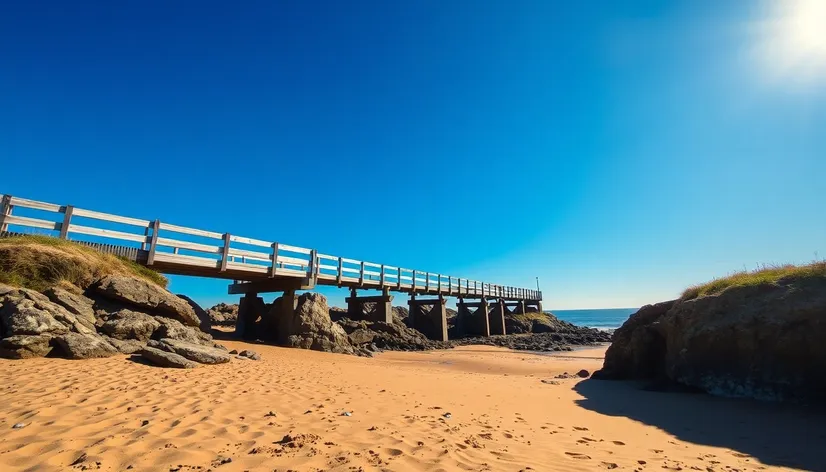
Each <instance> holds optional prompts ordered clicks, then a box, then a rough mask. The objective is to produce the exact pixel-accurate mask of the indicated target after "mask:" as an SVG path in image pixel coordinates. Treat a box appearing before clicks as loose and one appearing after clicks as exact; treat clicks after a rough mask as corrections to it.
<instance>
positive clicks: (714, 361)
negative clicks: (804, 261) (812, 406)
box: [594, 276, 826, 402]
mask: <svg viewBox="0 0 826 472" xmlns="http://www.w3.org/2000/svg"><path fill="white" fill-rule="evenodd" d="M655 307H657V305H654V306H647V307H644V308H642V309H640V311H639V312H638V313H637V314H635V315H633V316H632V317H631V318H630V319H629V320H628V321H627V322H626V323H625V324H624V325H623V326H622V327H621V328H620V329H619V330H617V332H616V333H615V341H614V344H612V346H611V348H609V350H608V351H607V353H606V358H605V363H604V367H603V369H602V370H601V371H599V373H598V374H599V375H597V373H595V375H594V376H595V377H599V378H612V379H616V378H619V379H622V378H635V379H645V378H648V379H650V378H655V379H667V380H668V381H670V382H674V383H676V384H679V385H682V386H687V387H693V388H698V389H701V390H703V391H705V392H708V393H712V394H715V395H722V396H729V397H748V398H755V399H760V400H790V401H802V402H808V401H816V402H822V401H823V399H824V398H826V377H824V375H823V372H826V342H824V340H826V323H824V322H823V320H824V314H826V277H816V276H811V277H804V278H797V279H791V278H789V279H781V280H780V281H778V282H776V283H762V284H759V285H751V286H734V287H730V288H728V289H726V290H724V291H723V292H721V293H719V294H716V295H709V296H704V297H700V298H696V299H690V300H683V299H681V300H678V301H676V302H674V303H673V304H672V306H671V307H670V308H669V307H667V306H660V307H659V308H655Z"/></svg>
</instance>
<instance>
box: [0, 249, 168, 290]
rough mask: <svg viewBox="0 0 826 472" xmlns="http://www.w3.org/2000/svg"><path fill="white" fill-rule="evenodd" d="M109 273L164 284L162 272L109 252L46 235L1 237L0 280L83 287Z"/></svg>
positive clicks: (43, 286) (20, 284) (21, 284)
mask: <svg viewBox="0 0 826 472" xmlns="http://www.w3.org/2000/svg"><path fill="white" fill-rule="evenodd" d="M109 274H120V275H131V276H138V277H142V278H144V279H146V280H149V281H150V282H153V283H155V284H158V285H160V286H161V287H164V288H165V287H166V284H167V282H168V281H167V280H166V278H165V277H164V276H162V275H161V274H159V273H157V272H155V271H153V270H151V269H147V268H146V267H143V266H141V265H139V264H136V263H134V262H132V261H130V260H127V259H124V258H122V257H118V256H114V255H112V254H103V253H101V252H98V251H96V250H95V249H92V248H89V247H86V246H82V245H80V244H76V243H73V242H71V241H64V240H61V239H56V238H52V237H48V236H38V235H27V236H15V237H11V238H0V283H4V284H7V285H13V286H18V287H26V288H31V289H34V290H44V289H46V288H48V287H51V286H53V285H62V286H64V287H65V286H66V285H67V284H71V285H74V286H76V287H80V288H81V289H86V288H87V287H88V286H89V285H91V284H92V282H94V281H95V280H97V279H98V278H100V277H103V276H105V275H109Z"/></svg>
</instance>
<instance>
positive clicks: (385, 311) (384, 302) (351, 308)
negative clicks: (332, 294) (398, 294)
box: [344, 288, 393, 323]
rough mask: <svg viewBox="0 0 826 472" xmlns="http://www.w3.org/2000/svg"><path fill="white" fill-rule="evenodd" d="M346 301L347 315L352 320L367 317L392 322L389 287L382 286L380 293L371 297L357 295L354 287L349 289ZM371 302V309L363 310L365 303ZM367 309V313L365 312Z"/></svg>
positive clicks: (372, 319) (391, 303) (391, 297)
mask: <svg viewBox="0 0 826 472" xmlns="http://www.w3.org/2000/svg"><path fill="white" fill-rule="evenodd" d="M344 301H346V302H347V317H348V318H350V319H353V320H363V319H367V320H369V321H381V322H384V323H392V322H393V296H392V295H390V289H388V288H384V289H382V291H381V295H378V296H373V297H359V296H358V294H357V291H356V289H354V288H353V289H350V296H349V297H348V298H346V299H345V300H344ZM368 303H369V304H371V305H372V309H371V310H365V308H366V307H365V304H368ZM366 311H369V313H365V312H366Z"/></svg>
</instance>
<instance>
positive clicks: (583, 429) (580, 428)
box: [574, 426, 588, 431]
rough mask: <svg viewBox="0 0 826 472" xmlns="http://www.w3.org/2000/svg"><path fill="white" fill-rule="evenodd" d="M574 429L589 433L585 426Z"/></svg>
mask: <svg viewBox="0 0 826 472" xmlns="http://www.w3.org/2000/svg"><path fill="white" fill-rule="evenodd" d="M574 429H575V430H577V431H588V428H585V427H583V426H574Z"/></svg>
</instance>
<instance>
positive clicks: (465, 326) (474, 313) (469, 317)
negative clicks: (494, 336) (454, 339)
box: [456, 298, 491, 337]
mask: <svg viewBox="0 0 826 472" xmlns="http://www.w3.org/2000/svg"><path fill="white" fill-rule="evenodd" d="M456 306H457V308H458V312H459V313H458V315H457V317H456V324H457V328H458V331H459V334H460V335H461V336H485V337H487V336H490V334H491V321H490V315H489V313H490V303H489V302H488V300H487V299H486V298H482V299H481V300H480V301H479V302H474V303H468V302H466V301H465V300H464V299H461V298H460V299H459V303H457V305H456ZM473 308H475V310H473Z"/></svg>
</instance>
